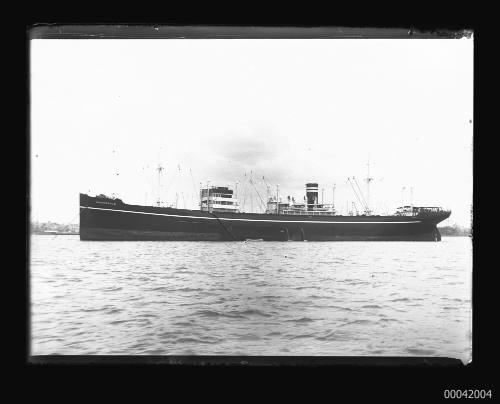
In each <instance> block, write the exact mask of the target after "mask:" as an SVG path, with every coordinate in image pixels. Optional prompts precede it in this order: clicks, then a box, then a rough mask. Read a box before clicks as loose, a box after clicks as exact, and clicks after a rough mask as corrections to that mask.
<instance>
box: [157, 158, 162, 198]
mask: <svg viewBox="0 0 500 404" xmlns="http://www.w3.org/2000/svg"><path fill="white" fill-rule="evenodd" d="M156 171H158V201H157V202H156V203H157V204H158V206H160V205H161V203H162V201H161V173H162V172H163V167H162V166H161V164H158V168H157V169H156Z"/></svg>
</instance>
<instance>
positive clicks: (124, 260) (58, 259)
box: [30, 236, 471, 357]
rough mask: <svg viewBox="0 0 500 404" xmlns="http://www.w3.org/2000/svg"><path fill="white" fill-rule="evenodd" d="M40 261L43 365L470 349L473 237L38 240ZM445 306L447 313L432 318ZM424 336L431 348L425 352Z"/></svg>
mask: <svg viewBox="0 0 500 404" xmlns="http://www.w3.org/2000/svg"><path fill="white" fill-rule="evenodd" d="M395 247H397V248H395ZM423 247H425V248H423ZM431 247H432V248H431ZM30 258H31V259H32V261H31V282H32V284H31V286H32V289H31V292H32V295H31V309H32V316H31V322H32V349H33V353H34V354H50V353H53V352H59V353H62V354H64V353H66V354H67V353H71V354H86V353H89V352H90V353H97V354H140V355H144V354H146V355H148V354H149V355H181V354H190V355H204V354H205V355H206V354H208V355H210V354H214V353H218V354H220V355H238V354H239V355H245V354H252V355H268V354H269V355H284V354H285V355H332V354H333V355H336V354H339V353H342V354H345V355H352V354H355V355H359V354H368V355H370V354H373V355H375V354H387V353H389V354H395V355H399V354H404V355H412V356H415V355H416V356H419V355H420V356H433V355H441V356H442V355H444V354H446V356H453V355H455V357H462V356H463V355H464V352H470V345H471V342H470V334H468V333H467V331H468V330H470V321H469V320H470V315H471V300H470V299H471V296H470V287H469V286H468V285H469V283H470V282H469V279H468V275H469V274H470V272H468V271H470V242H469V240H468V239H467V240H465V242H464V241H463V240H462V241H461V240H460V239H459V238H458V239H456V238H454V239H447V240H446V242H445V243H433V244H419V243H397V244H393V243H364V242H357V243H354V242H346V243H314V242H309V243H273V242H270V243H247V244H244V243H208V242H207V243H203V242H200V243H188V242H172V243H158V242H151V243H150V242H141V243H132V242H131V243H107V242H96V243H85V242H80V241H79V240H78V238H77V237H73V238H71V237H63V236H61V237H59V238H56V239H53V240H51V238H50V237H49V238H45V237H44V236H34V238H33V242H32V251H31V254H30ZM444 268H447V269H446V270H444ZM466 269H467V270H466ZM371 275H374V277H372V276H371ZM373 278H375V279H376V283H375V282H374V279H373ZM382 288H383V289H382ZM422 291H424V292H425V293H426V294H425V295H423V294H422ZM412 296H415V297H412ZM441 299H443V300H441ZM414 304H420V305H421V306H418V307H412V305H414ZM436 308H437V309H438V312H437V315H436V316H425V315H423V316H421V315H420V314H421V313H425V312H433V313H436V311H435V310H436ZM437 329H438V330H439V332H438V331H436V330H437ZM415 335H418V337H419V340H420V341H425V344H426V345H425V346H424V345H422V346H420V345H418V344H417V345H416V346H413V345H412V342H413V338H414V336H415ZM366 342H369V343H370V344H369V345H367V344H366ZM437 347H439V349H438V348H437ZM467 350H468V351H467ZM466 356H470V355H466Z"/></svg>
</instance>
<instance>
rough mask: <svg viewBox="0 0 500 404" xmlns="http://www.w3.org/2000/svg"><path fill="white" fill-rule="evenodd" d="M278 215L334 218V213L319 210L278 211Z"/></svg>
mask: <svg viewBox="0 0 500 404" xmlns="http://www.w3.org/2000/svg"><path fill="white" fill-rule="evenodd" d="M280 213H281V214H283V215H297V216H325V215H328V216H334V215H335V212H332V211H331V210H330V211H328V210H325V211H319V210H293V209H284V210H280Z"/></svg>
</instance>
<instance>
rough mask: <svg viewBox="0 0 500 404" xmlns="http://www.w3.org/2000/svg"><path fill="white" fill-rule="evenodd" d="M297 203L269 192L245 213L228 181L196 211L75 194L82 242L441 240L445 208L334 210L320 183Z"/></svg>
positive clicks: (203, 195)
mask: <svg viewBox="0 0 500 404" xmlns="http://www.w3.org/2000/svg"><path fill="white" fill-rule="evenodd" d="M305 191H306V192H305V196H304V198H303V200H302V201H298V202H297V201H295V199H294V198H290V197H287V198H286V199H285V198H283V199H284V200H283V199H282V198H280V197H279V194H278V193H276V195H274V196H271V197H269V196H268V200H267V207H266V210H265V212H263V213H245V212H241V211H240V208H239V203H238V199H237V198H236V196H235V195H234V192H233V190H232V189H231V188H229V187H221V186H208V184H207V186H206V187H204V188H202V189H200V201H199V209H196V210H194V209H178V208H177V207H172V206H170V207H168V206H161V203H160V202H158V206H144V205H133V204H127V203H125V202H123V201H122V200H121V199H119V198H116V197H114V196H113V197H109V196H106V195H104V194H100V195H97V196H90V195H87V194H80V240H84V241H86V240H89V241H91V240H93V241H97V240H100V241H125V240H133V241H253V240H255V241H440V240H441V235H440V233H439V230H438V228H437V224H438V223H440V222H441V221H443V220H445V219H447V218H448V217H449V216H450V214H451V211H450V210H446V209H443V208H441V207H425V206H413V205H404V206H400V207H399V208H397V209H396V211H395V212H394V214H391V215H377V214H373V213H372V212H371V210H370V209H369V207H368V205H365V210H364V211H361V212H353V211H351V213H350V214H347V215H340V214H338V213H337V211H336V209H335V207H334V205H333V203H332V204H330V205H328V204H323V203H320V202H319V201H318V183H315V182H310V183H307V184H306V189H305Z"/></svg>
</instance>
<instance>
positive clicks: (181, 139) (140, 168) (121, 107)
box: [30, 38, 473, 226]
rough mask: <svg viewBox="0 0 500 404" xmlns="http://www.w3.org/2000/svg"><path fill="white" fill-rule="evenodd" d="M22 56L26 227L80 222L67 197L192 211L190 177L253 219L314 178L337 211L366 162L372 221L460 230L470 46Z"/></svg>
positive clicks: (468, 186)
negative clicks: (25, 60) (438, 216)
mask: <svg viewBox="0 0 500 404" xmlns="http://www.w3.org/2000/svg"><path fill="white" fill-rule="evenodd" d="M30 52H31V53H30V56H31V62H30V63H31V68H30V86H31V144H30V146H31V188H30V191H31V195H30V197H31V214H32V220H38V221H48V220H51V221H56V222H59V223H77V222H78V213H79V193H88V194H91V195H96V194H100V193H104V194H106V195H115V196H116V197H119V198H121V199H122V200H123V201H124V202H126V203H131V204H155V202H156V200H157V199H158V197H159V196H160V198H161V200H162V201H163V202H164V204H165V205H174V206H175V204H177V207H179V208H184V207H185V208H189V209H196V208H197V206H198V193H199V188H200V183H202V184H207V183H210V185H220V186H230V187H231V188H233V189H234V190H235V191H236V194H237V197H238V199H239V200H240V204H241V205H243V209H244V210H245V211H250V210H253V211H255V212H259V211H261V210H262V209H263V208H262V206H263V201H265V199H266V192H267V186H269V187H270V189H271V192H272V193H273V194H275V192H276V185H278V184H279V194H280V196H282V197H284V198H286V196H288V195H290V196H293V197H295V199H299V200H300V199H302V198H303V196H304V194H305V183H306V182H318V183H319V189H320V200H321V199H323V201H324V203H332V199H333V198H334V203H335V206H336V208H337V210H338V211H339V212H340V213H345V212H346V209H347V206H349V205H350V206H352V202H355V203H356V204H357V207H358V209H361V207H360V204H359V203H358V201H357V199H356V197H355V195H354V193H353V191H352V189H351V186H350V185H349V184H348V183H347V178H348V177H353V176H354V177H355V178H356V179H357V181H358V183H359V185H360V187H361V188H362V190H363V192H364V194H365V198H366V196H367V190H366V184H365V183H364V182H363V179H364V178H365V177H366V176H367V168H368V167H367V163H368V162H369V165H370V176H371V177H372V178H373V180H372V181H371V183H370V191H369V194H370V206H371V208H372V209H374V210H375V212H376V213H381V214H383V213H393V212H394V210H395V209H396V208H397V207H398V206H400V205H401V204H402V203H404V204H409V203H411V202H413V204H414V205H415V206H443V207H447V208H449V209H451V210H452V215H451V216H450V218H449V219H448V220H447V221H446V222H443V224H445V225H452V224H455V223H456V224H459V225H462V226H470V220H471V211H472V180H473V179H472V141H473V39H471V38H462V39H408V40H404V39H394V40H392V39H380V40H379V39H303V40H302V39H194V40H188V39H154V40H139V39H132V40H126V39H119V40H105V39H99V40H83V39H77V40H70V39H63V40H50V39H38V40H32V41H31V49H30ZM159 164H161V165H162V167H164V171H163V174H162V176H161V178H160V180H159V179H158V172H157V171H156V168H157V167H158V165H159ZM250 179H252V183H253V185H252V183H251V182H250ZM334 185H335V192H333V186H334ZM403 187H404V189H403ZM410 190H411V191H410ZM333 194H334V195H333ZM243 202H244V203H243Z"/></svg>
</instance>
